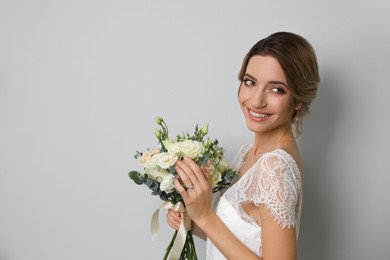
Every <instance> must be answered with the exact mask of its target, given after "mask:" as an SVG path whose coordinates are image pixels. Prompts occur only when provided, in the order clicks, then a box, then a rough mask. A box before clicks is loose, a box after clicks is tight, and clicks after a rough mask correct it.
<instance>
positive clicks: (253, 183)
mask: <svg viewBox="0 0 390 260" xmlns="http://www.w3.org/2000/svg"><path fill="white" fill-rule="evenodd" d="M252 146H253V145H252V144H248V145H245V146H243V147H242V148H241V150H240V152H239V153H238V155H237V156H236V158H235V160H234V161H233V165H232V166H233V167H234V168H236V169H239V168H240V166H241V165H242V164H243V159H244V157H245V155H246V154H247V152H248V151H249V150H250V148H251V147H252ZM244 203H253V204H255V205H259V204H264V205H266V206H267V207H268V209H269V210H270V212H271V214H272V215H273V216H274V218H275V220H276V221H277V222H278V223H279V224H280V226H281V227H282V228H289V227H296V230H297V237H298V231H299V221H300V215H301V208H302V182H301V173H300V171H299V169H298V166H297V164H296V162H295V161H294V159H293V158H292V156H291V155H290V154H288V153H287V152H286V151H284V150H282V149H277V150H274V151H271V152H268V153H265V154H263V155H262V156H261V157H260V158H259V159H258V161H257V162H256V163H255V164H254V165H253V166H252V167H251V168H250V169H249V170H248V171H247V172H246V173H245V174H244V175H243V176H242V177H241V178H240V179H239V180H238V181H237V182H236V183H234V184H233V185H232V186H231V187H229V188H228V189H227V190H226V192H225V193H224V194H223V195H222V196H221V198H220V200H219V202H218V206H217V208H216V213H217V215H218V216H219V217H220V218H221V220H222V221H223V222H224V223H225V225H226V226H227V227H228V228H229V229H230V230H231V231H232V233H233V234H234V235H235V236H236V237H237V238H238V239H239V240H240V241H241V242H242V243H243V244H244V245H246V246H247V247H248V248H249V249H251V250H252V251H253V252H255V253H256V254H257V255H258V256H262V247H261V244H262V243H261V237H262V236H261V226H259V225H258V223H257V222H256V220H255V219H253V218H252V217H251V216H250V215H249V214H247V213H246V211H245V210H244V209H243V208H242V206H241V205H242V204H244ZM206 259H207V260H222V259H226V258H225V257H224V256H223V254H222V253H221V252H220V251H219V250H218V249H217V248H216V247H215V246H214V245H213V244H212V242H211V241H210V240H207V242H206Z"/></svg>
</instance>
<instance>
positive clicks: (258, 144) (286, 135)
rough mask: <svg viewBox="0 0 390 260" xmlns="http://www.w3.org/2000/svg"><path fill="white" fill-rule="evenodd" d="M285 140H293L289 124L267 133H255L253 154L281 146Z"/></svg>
mask: <svg viewBox="0 0 390 260" xmlns="http://www.w3.org/2000/svg"><path fill="white" fill-rule="evenodd" d="M287 142H295V138H294V134H293V131H292V129H291V126H290V125H289V126H285V127H282V128H280V129H276V130H274V131H272V132H267V133H255V143H254V146H253V154H254V155H257V154H262V153H266V152H269V151H272V150H275V149H278V148H282V147H283V145H284V144H285V143H287Z"/></svg>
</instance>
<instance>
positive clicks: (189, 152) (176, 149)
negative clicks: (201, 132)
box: [167, 140, 204, 159]
mask: <svg viewBox="0 0 390 260" xmlns="http://www.w3.org/2000/svg"><path fill="white" fill-rule="evenodd" d="M167 150H168V153H171V154H177V153H180V152H182V153H183V154H184V155H186V156H188V157H190V158H192V159H195V158H197V157H199V156H200V155H202V154H203V153H204V147H203V144H202V143H201V142H198V141H193V140H185V141H183V142H177V143H173V144H170V145H169V146H168V147H167Z"/></svg>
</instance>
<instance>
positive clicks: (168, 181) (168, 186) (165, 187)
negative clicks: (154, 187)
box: [160, 174, 175, 193]
mask: <svg viewBox="0 0 390 260" xmlns="http://www.w3.org/2000/svg"><path fill="white" fill-rule="evenodd" d="M174 180H175V176H174V175H173V174H169V175H168V176H166V177H165V178H164V179H163V181H162V182H161V183H160V190H161V191H165V192H166V193H171V192H172V191H174V190H175V185H174V184H173V181H174Z"/></svg>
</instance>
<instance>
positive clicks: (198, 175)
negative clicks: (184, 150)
mask: <svg viewBox="0 0 390 260" xmlns="http://www.w3.org/2000/svg"><path fill="white" fill-rule="evenodd" d="M184 160H185V161H186V163H187V164H188V167H189V168H191V170H192V171H193V172H194V178H191V176H189V177H190V178H191V181H192V182H193V183H194V182H196V183H197V185H198V184H200V183H202V184H205V183H208V177H209V174H206V175H205V172H204V168H203V167H199V165H197V164H196V163H195V162H194V161H193V160H192V159H191V158H189V157H186V156H185V157H184ZM195 179H196V180H195Z"/></svg>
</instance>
